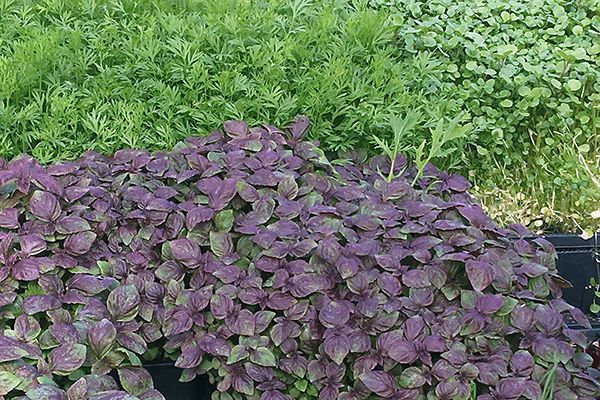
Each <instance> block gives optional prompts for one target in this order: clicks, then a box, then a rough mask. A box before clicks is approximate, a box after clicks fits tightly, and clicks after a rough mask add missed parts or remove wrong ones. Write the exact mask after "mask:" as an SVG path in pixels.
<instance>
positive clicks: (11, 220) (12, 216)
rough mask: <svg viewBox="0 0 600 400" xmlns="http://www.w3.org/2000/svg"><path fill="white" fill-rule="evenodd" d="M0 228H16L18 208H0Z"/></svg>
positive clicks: (17, 224) (17, 225) (17, 226)
mask: <svg viewBox="0 0 600 400" xmlns="http://www.w3.org/2000/svg"><path fill="white" fill-rule="evenodd" d="M0 228H6V229H18V228H19V210H17V209H16V208H3V209H2V210H0Z"/></svg>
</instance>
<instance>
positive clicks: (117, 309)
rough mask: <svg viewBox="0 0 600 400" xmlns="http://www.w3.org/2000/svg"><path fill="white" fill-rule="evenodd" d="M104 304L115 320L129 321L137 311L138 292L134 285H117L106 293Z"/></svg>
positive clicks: (138, 303) (138, 304)
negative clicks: (106, 297)
mask: <svg viewBox="0 0 600 400" xmlns="http://www.w3.org/2000/svg"><path fill="white" fill-rule="evenodd" d="M106 306H107V308H108V311H109V312H110V314H111V315H112V316H113V318H114V319H115V320H116V321H131V320H132V319H134V318H135V316H136V315H137V313H138V310H139V306H140V294H139V293H138V291H137V289H136V288H135V286H134V285H122V286H119V287H118V288H116V289H115V290H113V291H112V292H110V294H109V295H108V299H107V300H106Z"/></svg>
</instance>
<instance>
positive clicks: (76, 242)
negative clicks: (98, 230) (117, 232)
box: [64, 231, 97, 256]
mask: <svg viewBox="0 0 600 400" xmlns="http://www.w3.org/2000/svg"><path fill="white" fill-rule="evenodd" d="M96 237H97V236H96V234H95V233H94V232H90V231H85V232H79V233H76V234H74V235H70V236H69V237H68V238H67V239H66V240H65V244H64V247H65V250H67V252H68V253H70V254H72V255H74V256H78V255H82V254H86V253H87V252H88V251H90V249H91V248H92V244H93V243H94V240H96Z"/></svg>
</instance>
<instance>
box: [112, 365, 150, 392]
mask: <svg viewBox="0 0 600 400" xmlns="http://www.w3.org/2000/svg"><path fill="white" fill-rule="evenodd" d="M117 372H118V374H119V380H120V381H121V385H122V386H123V389H125V390H126V391H127V393H129V394H131V395H134V396H138V395H140V394H142V393H144V392H146V391H147V390H150V389H152V387H153V383H152V377H151V376H150V374H149V373H148V371H146V370H145V369H144V368H139V367H125V368H119V369H118V370H117Z"/></svg>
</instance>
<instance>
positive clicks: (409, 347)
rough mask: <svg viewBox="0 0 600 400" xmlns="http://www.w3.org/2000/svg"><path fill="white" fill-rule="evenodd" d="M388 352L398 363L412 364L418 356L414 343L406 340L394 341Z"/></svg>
mask: <svg viewBox="0 0 600 400" xmlns="http://www.w3.org/2000/svg"><path fill="white" fill-rule="evenodd" d="M388 354H389V356H390V358H391V359H392V360H394V361H397V362H399V363H400V364H412V363H413V362H414V361H415V360H416V359H417V357H418V354H417V349H416V347H415V345H414V344H413V343H412V342H409V341H407V340H403V341H398V342H397V343H395V345H394V347H392V348H391V349H389V351H388Z"/></svg>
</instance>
